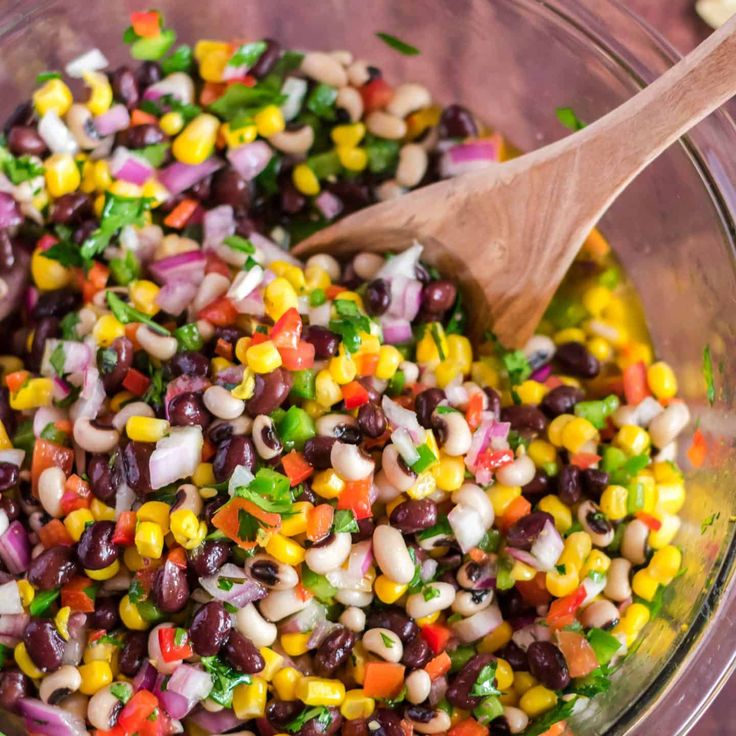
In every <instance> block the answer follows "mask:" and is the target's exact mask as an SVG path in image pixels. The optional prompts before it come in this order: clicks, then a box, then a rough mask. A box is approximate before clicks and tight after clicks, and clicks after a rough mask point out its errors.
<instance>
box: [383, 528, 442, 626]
mask: <svg viewBox="0 0 736 736" xmlns="http://www.w3.org/2000/svg"><path fill="white" fill-rule="evenodd" d="M373 554H374V556H375V558H376V562H377V563H378V567H380V568H381V571H382V572H383V573H384V575H386V577H387V578H389V580H393V581H394V582H395V583H399V584H404V583H409V582H410V581H411V579H412V578H413V577H414V562H413V560H412V558H411V555H410V554H409V550H408V549H407V547H406V542H405V541H404V536H403V534H402V533H401V532H400V531H399V530H398V529H394V527H392V526H389V525H388V524H382V525H381V526H377V527H376V528H375V530H374V532H373ZM453 592H454V591H453ZM415 618H420V617H418V616H415Z"/></svg>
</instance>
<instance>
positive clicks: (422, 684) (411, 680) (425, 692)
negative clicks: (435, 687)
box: [406, 670, 432, 705]
mask: <svg viewBox="0 0 736 736" xmlns="http://www.w3.org/2000/svg"><path fill="white" fill-rule="evenodd" d="M431 689H432V679H431V678H430V676H429V674H428V673H427V671H426V670H414V672H412V673H410V674H409V676H408V677H407V678H406V699H407V700H408V701H409V702H410V703H413V704H414V705H419V703H423V702H424V701H425V700H426V699H427V698H428V697H429V691H430V690H431Z"/></svg>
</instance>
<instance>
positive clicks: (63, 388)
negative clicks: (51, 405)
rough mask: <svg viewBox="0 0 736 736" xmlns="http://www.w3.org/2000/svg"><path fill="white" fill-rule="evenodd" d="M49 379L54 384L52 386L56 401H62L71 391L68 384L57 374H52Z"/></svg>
mask: <svg viewBox="0 0 736 736" xmlns="http://www.w3.org/2000/svg"><path fill="white" fill-rule="evenodd" d="M51 380H52V381H53V384H54V385H53V388H52V394H53V397H54V399H55V400H56V401H63V400H64V399H65V398H67V396H69V394H70V393H71V392H72V390H71V388H70V387H69V384H68V383H67V382H66V381H65V380H64V379H63V378H59V376H54V377H53V378H52V379H51Z"/></svg>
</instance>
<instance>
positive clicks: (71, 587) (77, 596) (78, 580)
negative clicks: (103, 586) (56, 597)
mask: <svg viewBox="0 0 736 736" xmlns="http://www.w3.org/2000/svg"><path fill="white" fill-rule="evenodd" d="M92 586H93V583H92V581H91V580H90V579H89V578H86V577H83V576H80V577H75V578H72V579H71V580H70V581H69V582H68V583H66V584H65V585H63V586H62V588H61V605H62V606H69V608H71V609H72V611H80V612H81V613H92V612H93V611H94V610H95V601H94V598H93V597H92V596H91V595H90V592H89V591H90V590H92V589H93V588H92Z"/></svg>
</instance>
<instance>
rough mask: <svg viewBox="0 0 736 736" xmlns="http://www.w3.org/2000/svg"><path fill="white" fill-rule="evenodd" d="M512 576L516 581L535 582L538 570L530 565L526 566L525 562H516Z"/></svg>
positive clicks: (512, 569)
mask: <svg viewBox="0 0 736 736" xmlns="http://www.w3.org/2000/svg"><path fill="white" fill-rule="evenodd" d="M510 575H511V577H512V578H513V579H514V580H521V581H522V582H524V581H528V580H533V579H534V578H535V577H536V575H537V570H535V569H534V568H533V567H531V566H530V565H525V564H524V563H523V562H519V561H518V560H516V561H515V562H514V564H513V567H512V568H511V572H510Z"/></svg>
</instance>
